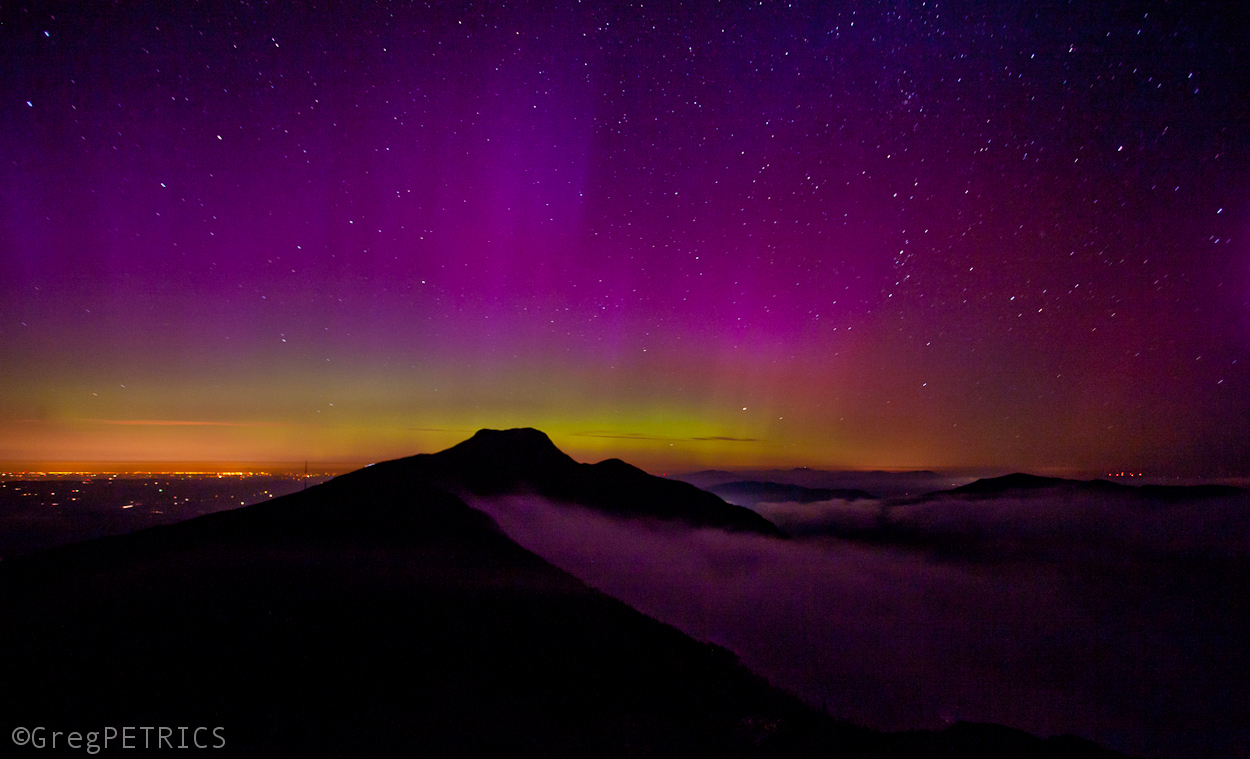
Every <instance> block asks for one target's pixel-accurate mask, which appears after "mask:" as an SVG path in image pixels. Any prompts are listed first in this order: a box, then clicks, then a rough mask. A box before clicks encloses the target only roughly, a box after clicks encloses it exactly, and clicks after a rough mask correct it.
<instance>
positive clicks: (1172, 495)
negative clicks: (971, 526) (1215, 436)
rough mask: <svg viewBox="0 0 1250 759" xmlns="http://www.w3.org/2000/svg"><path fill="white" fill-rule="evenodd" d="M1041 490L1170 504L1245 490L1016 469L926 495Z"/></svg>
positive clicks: (1219, 486) (1226, 486)
mask: <svg viewBox="0 0 1250 759" xmlns="http://www.w3.org/2000/svg"><path fill="white" fill-rule="evenodd" d="M1040 490H1063V491H1066V492H1073V493H1076V492H1079V493H1105V494H1115V495H1126V496H1133V497H1137V498H1144V499H1148V500H1152V501H1161V502H1166V503H1179V502H1182V501H1192V500H1198V499H1202V498H1222V497H1225V496H1233V495H1239V494H1242V493H1245V492H1246V491H1244V490H1242V489H1241V488H1235V487H1231V486H1228V485H1138V486H1134V485H1124V484H1121V483H1118V482H1109V481H1107V480H1067V479H1063V478H1060V477H1039V476H1037V475H1033V474H1023V473H1021V472H1016V473H1015V474H1008V475H1004V476H1002V477H991V478H988V479H982V480H977V481H976V482H972V483H969V484H967V485H963V486H962V487H957V488H952V489H950V490H940V491H937V492H934V493H929V494H927V495H926V496H925V497H926V498H931V497H940V496H943V495H961V496H984V497H995V496H1001V495H1008V494H1011V493H1013V492H1014V493H1020V492H1028V491H1040Z"/></svg>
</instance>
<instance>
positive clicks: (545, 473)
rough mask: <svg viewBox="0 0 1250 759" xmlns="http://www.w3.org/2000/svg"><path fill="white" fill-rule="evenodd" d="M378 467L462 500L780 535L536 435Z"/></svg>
mask: <svg viewBox="0 0 1250 759" xmlns="http://www.w3.org/2000/svg"><path fill="white" fill-rule="evenodd" d="M378 466H387V467H396V468H410V469H416V470H418V471H422V472H424V473H426V474H427V475H428V476H429V477H430V478H431V480H432V481H434V482H437V483H439V484H440V485H442V486H444V487H446V488H448V489H449V490H451V491H452V492H456V493H460V494H463V495H470V494H471V495H478V496H490V495H503V494H511V493H532V494H535V495H541V496H543V497H545V498H550V499H552V500H556V501H564V502H567V503H575V504H578V505H580V506H586V507H589V508H592V509H597V510H600V511H604V512H607V513H609V514H612V515H615V516H623V517H644V518H653V519H663V520H673V521H681V522H685V523H687V524H690V525H692V526H696V527H719V528H721V529H725V530H730V531H733V532H756V533H760V534H762V535H772V536H780V535H781V533H780V531H779V530H778V529H777V527H776V525H774V524H773V523H771V522H769V521H768V520H767V519H764V518H763V517H761V516H760V515H759V514H756V513H755V512H754V511H751V510H750V509H746V508H743V507H741V506H734V505H732V504H728V503H725V502H724V501H723V500H721V499H720V498H719V497H718V496H716V495H713V494H712V493H709V492H707V491H704V490H700V489H699V488H697V487H695V486H693V485H690V484H689V483H685V482H679V481H676V480H667V479H664V478H663V477H655V476H653V475H650V474H647V473H646V472H644V471H643V470H641V469H639V468H637V467H635V466H631V465H629V464H626V463H625V462H624V461H621V460H620V459H608V460H607V461H600V462H599V463H598V464H579V463H577V462H576V461H574V460H573V459H572V458H570V457H569V456H568V455H566V454H565V453H564V452H563V451H561V450H560V449H559V448H557V447H556V446H555V444H553V443H552V442H551V440H550V439H549V438H548V437H547V436H546V435H545V434H543V433H542V432H540V431H538V430H535V429H513V430H479V431H478V433H477V434H475V435H474V436H473V437H472V438H470V439H468V440H466V441H464V442H463V443H460V444H459V445H456V446H454V447H452V448H448V449H447V450H445V451H440V452H439V453H433V454H421V455H418V456H412V457H410V458H406V459H399V460H397V461H391V462H387V463H386V464H379V465H378Z"/></svg>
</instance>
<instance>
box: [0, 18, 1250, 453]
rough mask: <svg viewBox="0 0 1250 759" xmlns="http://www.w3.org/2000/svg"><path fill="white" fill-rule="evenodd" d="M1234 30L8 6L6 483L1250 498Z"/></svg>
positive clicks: (1245, 148) (1246, 161)
mask: <svg viewBox="0 0 1250 759" xmlns="http://www.w3.org/2000/svg"><path fill="white" fill-rule="evenodd" d="M1232 5H1234V4H1231V3H1229V4H1225V3H1210V4H1203V3H1190V2H1185V3H1180V2H1172V3H1163V2H1158V3H1121V4H1115V3H1085V2H1074V3H1070V4H1069V3H1034V2H1031V3H984V2H968V3H961V2H938V3H933V2H917V3H869V2H860V3H854V2H850V3H788V4H787V3H779V2H777V3H774V2H767V3H762V4H746V3H711V2H707V3H690V4H681V5H679V4H675V3H641V4H625V3H619V4H608V3H590V2H582V3H553V4H548V3H528V4H527V3H515V4H514V3H506V4H505V3H463V4H455V3H446V4H444V3H437V4H420V3H417V4H409V3H374V4H365V3H326V2H319V3H315V4H312V3H261V2H177V3H119V4H112V3H108V4H106V3H17V2H9V3H4V4H3V5H2V6H0V13H2V19H0V20H2V21H3V26H0V441H3V442H0V460H6V461H14V460H28V461H29V460H40V461H70V460H72V461H94V460H118V459H121V460H183V461H185V460H216V461H275V460H286V461H290V460H303V459H313V460H336V461H346V460H376V459H380V458H386V457H391V456H398V455H405V454H410V453H415V452H418V451H429V450H435V449H439V448H442V447H445V446H447V445H450V444H452V443H454V442H457V441H458V440H460V439H463V438H464V437H467V435H468V434H470V433H471V432H472V431H473V430H474V429H476V428H478V427H483V426H490V427H506V426H535V427H539V428H541V429H544V430H546V431H547V432H548V433H550V434H551V436H552V437H553V439H554V440H555V441H556V443H557V444H559V445H561V446H562V447H563V448H565V449H566V450H568V451H569V452H570V453H572V454H573V455H574V456H577V457H579V458H582V459H584V460H598V459H600V458H604V457H607V456H611V455H615V456H620V457H622V458H625V459H627V460H629V461H632V462H635V463H638V464H640V465H642V466H644V467H647V468H649V469H652V470H654V471H660V470H673V469H681V468H694V467H701V466H708V465H729V466H732V465H810V466H821V467H839V466H845V467H882V468H886V467H934V468H936V467H965V466H966V467H1002V468H1018V469H1028V470H1031V471H1051V472H1058V471H1071V472H1076V471H1084V472H1106V471H1111V470H1112V469H1114V470H1121V469H1130V470H1139V471H1143V472H1146V473H1148V474H1156V475H1163V474H1186V475H1201V476H1221V475H1246V474H1248V473H1250V438H1248V435H1250V433H1248V430H1250V373H1248V372H1247V364H1248V363H1250V246H1248V244H1247V241H1248V240H1250V229H1248V228H1247V224H1248V221H1250V219H1248V215H1250V203H1248V202H1247V201H1248V200H1250V194H1248V192H1250V108H1248V104H1250V97H1248V93H1250V76H1248V74H1250V67H1248V65H1247V59H1246V52H1247V44H1246V43H1247V39H1250V23H1248V21H1247V12H1246V11H1244V10H1242V11H1237V10H1233V9H1231V6H1232ZM170 6H173V7H172V8H171V7H170Z"/></svg>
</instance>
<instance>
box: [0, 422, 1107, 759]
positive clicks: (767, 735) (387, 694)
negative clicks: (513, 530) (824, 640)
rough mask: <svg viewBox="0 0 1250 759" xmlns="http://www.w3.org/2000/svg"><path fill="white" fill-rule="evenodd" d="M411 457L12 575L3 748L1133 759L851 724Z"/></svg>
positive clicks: (3, 652) (1060, 746) (45, 560)
mask: <svg viewBox="0 0 1250 759" xmlns="http://www.w3.org/2000/svg"><path fill="white" fill-rule="evenodd" d="M530 437H532V436H530ZM486 439H487V441H488V442H491V441H492V436H489V435H488V436H486ZM452 450H456V449H452ZM470 450H471V449H470ZM531 450H532V453H533V456H534V457H535V459H534V460H532V461H531V462H530V463H533V462H534V461H539V462H541V461H543V460H549V459H551V458H554V457H553V456H552V454H551V452H550V450H545V449H544V448H541V447H540V448H536V449H531ZM463 455H464V449H461V450H460V451H458V452H456V453H455V454H454V455H452V456H448V457H446V458H448V459H451V460H453V461H454V460H455V459H456V458H457V457H460V456H463ZM463 460H465V461H467V460H469V459H468V458H466V459H463ZM411 461H412V460H411V459H409V460H401V461H400V462H390V463H389V464H379V465H376V466H372V467H368V468H366V469H363V470H360V471H357V472H353V473H351V474H348V475H344V476H342V477H338V478H336V479H334V480H332V481H330V482H328V483H325V484H323V485H318V486H316V487H313V488H310V489H309V490H307V491H305V492H301V493H295V494H292V495H288V496H284V497H282V498H277V499H274V500H271V501H267V502H264V503H261V504H257V505H254V506H250V507H246V508H241V509H237V510H234V511H227V512H219V513H216V514H211V515H208V516H204V517H200V518H197V519H193V520H189V521H187V522H182V523H179V524H176V525H170V526H160V527H154V528H150V529H147V530H143V531H140V532H136V533H131V534H129V535H124V536H118V537H110V538H102V539H99V540H94V541H89V542H86V543H79V544H74V545H69V546H63V547H60V548H55V549H51V550H47V551H43V552H39V553H35V554H31V555H28V556H23V557H18V558H16V559H13V560H7V561H3V562H0V715H3V716H2V717H0V722H2V724H0V728H2V729H3V731H4V736H5V740H9V736H10V735H11V734H12V732H11V731H12V730H13V729H14V727H16V726H27V727H34V726H46V727H47V730H48V732H46V733H45V734H44V737H45V739H50V738H51V735H50V732H51V730H63V731H70V730H80V731H88V730H103V729H104V727H105V726H117V727H119V728H120V727H122V726H128V725H129V726H136V729H135V731H133V732H132V735H135V736H137V738H138V740H139V741H142V740H144V739H145V736H144V733H142V732H140V731H139V730H138V727H137V726H169V727H172V728H173V733H172V736H173V740H174V741H175V742H174V744H173V745H178V744H177V741H178V740H179V734H178V728H179V727H189V728H190V729H191V730H193V729H194V728H195V727H208V728H213V727H221V728H222V729H223V732H222V735H224V738H225V748H224V749H223V750H219V751H214V752H213V754H214V755H215V756H216V755H249V756H296V755H298V756H393V755H404V756H408V755H419V756H434V757H447V756H455V757H480V756H543V757H562V756H564V757H584V756H603V757H612V756H619V757H633V756H672V757H683V758H684V757H691V756H708V757H710V756H716V757H746V756H761V757H800V756H840V757H865V758H866V757H948V756H960V757H982V756H983V757H989V756H1013V757H1090V758H1091V759H1092V758H1094V757H1113V756H1118V755H1117V754H1114V753H1112V752H1107V751H1104V750H1102V749H1100V748H1098V747H1097V746H1095V745H1093V744H1091V743H1089V742H1087V741H1083V740H1079V739H1076V738H1050V739H1045V740H1043V739H1039V738H1035V737H1032V736H1029V735H1027V734H1024V733H1020V732H1018V731H1014V730H1009V729H1006V728H1001V727H997V726H985V725H968V724H963V723H961V724H957V725H955V726H954V727H952V728H950V729H949V730H946V731H944V732H941V733H930V732H911V733H904V734H897V735H890V734H879V733H874V732H871V731H868V730H865V729H861V728H857V727H853V726H849V725H847V724H845V723H841V722H837V721H835V720H832V719H830V718H828V717H826V716H824V715H822V714H819V713H817V712H815V711H813V710H811V709H809V708H807V707H805V706H804V705H802V704H801V703H799V702H798V701H797V700H796V699H794V698H792V697H790V696H788V695H785V694H783V693H780V692H778V691H776V690H774V689H772V688H770V687H769V686H768V685H767V684H766V683H765V682H764V681H762V680H761V679H760V678H758V677H756V676H754V675H752V674H751V673H750V672H748V671H746V670H745V669H744V668H743V667H742V666H741V665H740V664H738V663H737V661H736V660H735V658H734V656H733V655H732V654H731V653H729V652H728V651H725V650H724V649H721V648H718V647H716V646H711V645H706V644H701V643H699V642H697V641H695V640H693V639H691V638H689V637H687V636H685V635H683V634H682V633H680V632H679V631H677V630H675V629H674V628H672V627H669V626H667V625H664V624H661V623H659V622H657V621H655V620H653V619H651V618H649V617H646V616H644V615H642V614H639V613H638V612H636V611H634V610H632V609H630V608H629V607H627V606H626V605H624V604H622V603H620V602H618V601H616V600H613V599H611V598H609V597H607V596H605V595H603V594H601V593H599V592H597V591H595V590H592V589H590V588H588V587H587V586H585V585H584V584H582V583H581V582H580V581H578V580H576V579H575V578H573V577H572V576H570V575H568V574H566V573H565V572H563V571H561V570H559V569H557V568H555V567H553V566H551V565H550V564H548V563H547V562H545V561H543V560H542V559H540V558H539V557H537V556H535V555H534V554H532V553H530V552H528V551H526V550H525V549H523V548H521V547H520V546H518V545H517V544H516V543H514V542H513V541H511V540H510V539H509V538H508V537H507V536H506V535H504V534H503V533H502V532H501V531H500V530H499V529H498V527H497V526H496V524H495V523H494V522H493V520H492V519H491V518H490V517H489V516H487V515H485V514H483V513H482V512H480V511H477V510H474V509H471V508H470V507H468V506H467V505H466V504H465V503H464V502H463V501H462V500H460V499H459V498H458V497H457V496H455V495H453V494H451V493H449V492H447V491H446V490H445V489H444V488H443V487H442V486H441V485H440V484H439V483H438V482H436V481H434V479H432V477H431V476H430V475H429V474H427V472H426V471H424V470H423V467H414V466H411V465H410V464H411ZM404 462H408V463H407V464H405V463H404ZM540 468H541V467H540ZM483 476H484V477H485V478H486V480H485V481H487V482H496V483H512V484H515V481H513V480H510V479H509V478H510V477H511V476H512V475H510V474H509V473H508V472H506V471H505V472H503V473H502V474H499V473H492V474H489V475H483ZM501 486H502V485H501ZM511 486H512V485H511V484H510V485H508V487H511ZM198 737H199V739H200V740H201V741H203V742H205V743H206V744H207V745H210V746H211V745H216V741H217V738H216V737H210V733H208V732H206V733H202V734H200V735H199V736H198ZM62 739H64V736H62ZM184 739H185V740H186V742H187V744H188V745H189V744H190V741H191V740H192V733H190V732H188V733H187V734H186V736H185V738H184ZM151 740H153V741H154V740H156V733H153V734H152V736H151ZM139 745H142V743H140V744H139ZM116 746H117V744H116V743H114V744H112V747H113V748H116Z"/></svg>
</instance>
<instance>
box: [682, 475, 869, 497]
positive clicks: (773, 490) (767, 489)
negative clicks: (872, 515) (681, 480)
mask: <svg viewBox="0 0 1250 759" xmlns="http://www.w3.org/2000/svg"><path fill="white" fill-rule="evenodd" d="M707 490H708V491H709V492H712V493H715V494H716V495H719V496H721V497H722V498H723V497H731V498H732V497H742V498H749V499H751V500H752V502H754V503H759V502H761V501H775V502H780V503H815V502H817V501H830V500H833V499H835V498H836V499H839V500H843V501H857V500H859V499H861V498H876V496H874V495H873V494H872V493H869V492H868V491H867V490H860V489H858V488H850V489H846V488H805V487H803V486H802V485H789V484H786V483H783V482H760V481H758V480H746V481H743V482H726V483H724V484H721V485H712V486H710V487H708V488H707Z"/></svg>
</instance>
